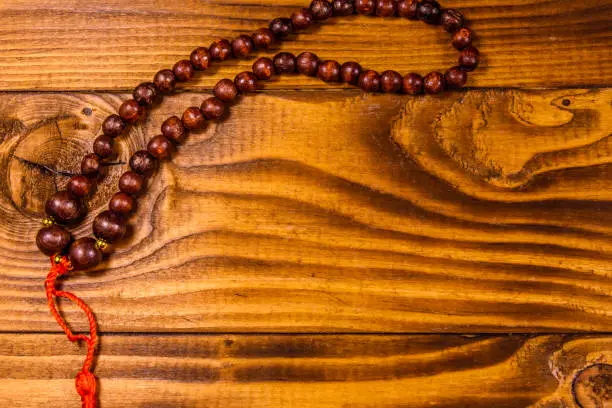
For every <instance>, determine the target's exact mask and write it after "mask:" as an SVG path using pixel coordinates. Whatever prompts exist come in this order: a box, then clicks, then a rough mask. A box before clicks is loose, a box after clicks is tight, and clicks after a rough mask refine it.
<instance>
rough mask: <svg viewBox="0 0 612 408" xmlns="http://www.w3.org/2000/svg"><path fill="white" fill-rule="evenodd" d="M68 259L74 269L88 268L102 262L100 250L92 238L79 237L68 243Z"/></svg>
mask: <svg viewBox="0 0 612 408" xmlns="http://www.w3.org/2000/svg"><path fill="white" fill-rule="evenodd" d="M68 260H69V261H70V263H71V264H72V267H73V268H74V269H75V270H85V269H90V268H93V267H95V266H97V265H98V264H99V263H100V262H102V252H101V251H100V250H99V249H98V247H97V246H96V240H95V239H94V238H89V237H88V238H81V239H77V240H76V241H74V242H73V243H72V245H70V248H69V249H68Z"/></svg>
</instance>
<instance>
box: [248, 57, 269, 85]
mask: <svg viewBox="0 0 612 408" xmlns="http://www.w3.org/2000/svg"><path fill="white" fill-rule="evenodd" d="M253 73H254V74H255V76H256V77H257V78H258V79H261V80H262V81H265V80H267V79H270V78H271V77H272V74H274V62H272V60H271V59H270V58H266V57H261V58H259V59H258V60H257V61H255V62H254V63H253Z"/></svg>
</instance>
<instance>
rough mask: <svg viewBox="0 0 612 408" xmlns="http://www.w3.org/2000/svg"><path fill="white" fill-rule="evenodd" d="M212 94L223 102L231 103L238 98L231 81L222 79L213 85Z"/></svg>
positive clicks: (236, 90) (234, 85)
mask: <svg viewBox="0 0 612 408" xmlns="http://www.w3.org/2000/svg"><path fill="white" fill-rule="evenodd" d="M213 94H214V95H215V96H216V97H217V98H219V99H220V100H222V101H223V102H231V101H233V100H234V99H236V97H237V96H238V89H237V88H236V84H234V81H232V80H231V79H222V80H220V81H219V82H217V85H215V88H214V89H213Z"/></svg>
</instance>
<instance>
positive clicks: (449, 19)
mask: <svg viewBox="0 0 612 408" xmlns="http://www.w3.org/2000/svg"><path fill="white" fill-rule="evenodd" d="M440 22H441V23H442V27H444V29H445V30H446V31H448V32H449V33H454V32H455V31H457V30H458V29H460V28H461V27H463V22H464V19H463V14H461V12H459V11H457V10H454V9H447V10H444V11H442V16H441V17H440Z"/></svg>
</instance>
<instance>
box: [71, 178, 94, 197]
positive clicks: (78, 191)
mask: <svg viewBox="0 0 612 408" xmlns="http://www.w3.org/2000/svg"><path fill="white" fill-rule="evenodd" d="M94 187H95V182H94V181H93V180H92V179H91V178H89V177H86V176H81V175H79V176H72V177H70V180H69V181H68V184H67V185H66V190H68V192H69V193H70V194H72V195H73V196H75V197H80V198H83V197H87V196H88V195H90V194H91V193H92V192H93V189H94Z"/></svg>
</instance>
